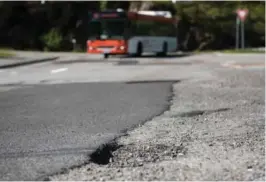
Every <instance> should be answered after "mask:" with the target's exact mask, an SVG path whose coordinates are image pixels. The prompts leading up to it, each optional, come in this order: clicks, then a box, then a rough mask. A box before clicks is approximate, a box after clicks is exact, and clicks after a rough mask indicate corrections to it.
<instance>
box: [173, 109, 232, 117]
mask: <svg viewBox="0 0 266 182" xmlns="http://www.w3.org/2000/svg"><path fill="white" fill-rule="evenodd" d="M228 110H231V108H220V109H214V110H194V111H190V112H183V113H180V114H177V115H173V116H172V117H173V118H176V117H194V116H200V115H204V114H205V115H207V114H212V113H216V112H223V111H228Z"/></svg>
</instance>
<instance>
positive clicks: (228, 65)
mask: <svg viewBox="0 0 266 182" xmlns="http://www.w3.org/2000/svg"><path fill="white" fill-rule="evenodd" d="M235 63H236V62H235V61H227V62H226V63H223V64H221V65H222V66H224V67H230V66H231V65H233V64H235Z"/></svg>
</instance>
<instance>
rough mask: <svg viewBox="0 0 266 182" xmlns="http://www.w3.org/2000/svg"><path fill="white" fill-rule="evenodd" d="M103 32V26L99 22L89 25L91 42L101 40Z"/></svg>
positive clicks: (92, 22)
mask: <svg viewBox="0 0 266 182" xmlns="http://www.w3.org/2000/svg"><path fill="white" fill-rule="evenodd" d="M101 31H102V25H101V22H99V21H91V22H90V23H89V40H95V39H99V38H100V35H101Z"/></svg>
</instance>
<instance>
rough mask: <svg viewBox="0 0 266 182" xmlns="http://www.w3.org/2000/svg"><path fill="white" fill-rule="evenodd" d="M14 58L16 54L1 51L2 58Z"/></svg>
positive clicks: (6, 50) (0, 56) (4, 50)
mask: <svg viewBox="0 0 266 182" xmlns="http://www.w3.org/2000/svg"><path fill="white" fill-rule="evenodd" d="M12 56H14V53H13V52H12V51H11V50H9V49H0V58H9V57H12Z"/></svg>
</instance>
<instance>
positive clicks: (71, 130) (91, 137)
mask: <svg viewBox="0 0 266 182" xmlns="http://www.w3.org/2000/svg"><path fill="white" fill-rule="evenodd" d="M172 83H173V82H160V83H146V84H125V83H64V84H51V85H31V87H24V88H22V89H16V90H9V91H6V92H2V93H0V115H1V117H0V125H1V128H0V129H1V132H0V137H1V140H0V145H1V148H0V156H1V158H0V179H1V180H4V181H8V180H35V179H38V178H40V177H43V176H47V175H49V174H52V173H55V172H57V171H61V170H65V169H63V168H66V169H68V168H70V167H73V166H79V165H82V164H84V163H86V162H88V160H89V159H88V155H90V153H91V152H90V151H95V150H96V149H97V148H98V147H99V146H101V145H103V144H105V143H108V142H109V141H112V140H113V139H115V138H117V137H119V136H120V135H121V134H123V133H124V132H125V131H127V130H129V129H132V128H133V127H136V126H139V125H140V124H143V123H144V122H145V121H147V120H150V119H151V118H153V117H154V116H157V115H159V114H161V113H163V112H164V111H165V110H167V109H168V108H169V105H170V102H169V101H170V99H171V97H172ZM72 149H73V150H72ZM75 149H76V150H75ZM86 150H87V152H86ZM5 156H6V158H5Z"/></svg>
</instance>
